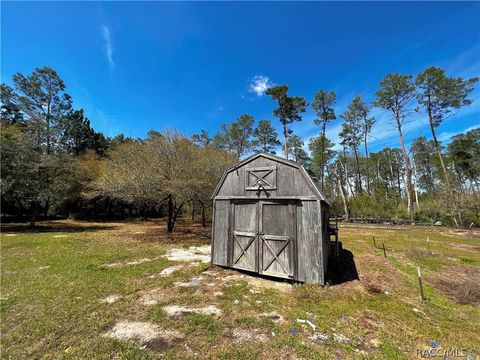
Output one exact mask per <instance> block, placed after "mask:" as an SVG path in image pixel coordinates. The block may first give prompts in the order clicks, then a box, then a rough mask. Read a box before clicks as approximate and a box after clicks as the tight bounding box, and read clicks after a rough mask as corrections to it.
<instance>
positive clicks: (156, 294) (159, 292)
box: [138, 288, 165, 306]
mask: <svg viewBox="0 0 480 360" xmlns="http://www.w3.org/2000/svg"><path fill="white" fill-rule="evenodd" d="M162 298H165V294H164V292H163V289H160V288H159V289H152V290H149V291H148V292H146V293H144V294H143V295H142V296H141V297H140V298H139V299H138V301H139V302H140V304H142V305H145V306H151V305H155V304H156V303H158V300H160V299H162Z"/></svg>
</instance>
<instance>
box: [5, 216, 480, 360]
mask: <svg viewBox="0 0 480 360" xmlns="http://www.w3.org/2000/svg"><path fill="white" fill-rule="evenodd" d="M42 225H44V226H43V227H41V228H40V229H39V231H28V232H27V231H25V230H22V229H21V228H19V227H11V228H9V227H8V226H6V227H4V229H3V231H2V238H1V240H2V241H1V261H2V269H1V270H2V278H1V303H0V305H1V307H0V309H1V332H2V339H1V345H2V352H1V356H2V358H12V359H27V358H47V359H53V358H68V359H79V358H104V359H107V358H121V359H131V358H138V359H140V358H141V359H144V358H146V359H149V358H152V359H154V358H162V359H163V358H167V359H178V358H192V359H193V358H218V359H259V358H262V359H263V358H272V357H279V358H280V357H282V358H293V357H300V358H305V359H331V358H332V357H336V356H337V355H339V356H341V358H342V359H343V358H362V357H365V358H371V359H409V358H415V349H416V348H421V349H424V348H426V347H427V346H428V341H430V340H433V341H436V342H438V343H439V344H440V345H441V346H443V347H462V348H474V349H476V350H477V352H478V351H480V340H479V336H478V334H479V333H480V309H479V307H478V305H475V304H467V305H462V304H459V303H458V302H457V301H455V299H454V298H452V297H451V296H447V295H446V294H445V293H444V291H441V290H440V289H439V288H438V287H437V286H436V284H435V281H434V279H435V278H436V277H438V276H440V274H448V271H449V269H455V271H456V272H460V273H462V269H465V270H468V269H472V268H480V239H479V238H478V237H477V238H475V237H473V236H470V235H458V234H455V233H454V232H452V231H451V230H449V229H441V230H439V229H433V228H432V229H429V228H409V229H407V230H391V229H388V228H382V229H371V228H367V227H358V228H342V229H341V230H340V237H341V240H342V242H343V247H344V248H345V249H347V250H349V251H351V252H352V253H353V255H354V260H355V264H356V267H357V270H358V273H359V275H360V280H359V281H350V282H345V283H343V284H340V285H335V286H331V287H328V288H327V287H325V288H324V287H321V286H318V285H316V284H306V285H295V286H294V287H293V289H292V291H291V292H279V291H278V290H273V289H262V290H261V291H258V292H251V291H250V290H251V288H250V285H249V283H248V281H247V280H246V279H245V278H242V279H238V280H237V281H235V282H228V283H224V282H223V281H221V280H222V279H221V278H219V279H212V278H209V277H208V276H207V275H203V280H202V284H206V283H209V282H212V283H214V285H212V286H206V285H202V286H201V287H200V290H199V289H198V288H197V287H191V288H178V287H174V286H173V283H174V282H177V281H188V280H190V279H191V278H192V277H193V276H198V275H201V272H202V271H203V270H205V269H206V268H207V267H208V265H206V264H201V265H198V266H194V267H189V266H188V265H186V266H185V267H184V268H183V269H182V270H181V271H178V272H175V273H173V274H172V275H171V276H169V277H154V278H151V277H150V275H153V274H158V273H159V272H160V271H161V270H163V269H164V268H166V267H168V266H171V265H174V264H176V263H175V262H172V261H169V260H167V259H166V258H165V257H163V256H162V255H163V254H165V252H166V251H167V250H168V249H170V248H174V247H184V246H185V247H187V246H190V245H202V244H207V243H208V239H207V238H205V237H199V236H198V235H195V232H192V233H185V232H179V233H178V234H176V235H174V237H173V238H169V237H168V236H166V234H165V229H164V227H163V226H161V225H158V224H156V223H154V222H147V223H114V224H89V223H80V222H66V221H65V222H51V223H48V224H42ZM198 231H201V228H199V227H196V232H198ZM205 233H208V231H205ZM373 235H375V237H376V241H377V246H379V245H380V246H381V243H382V241H384V243H385V246H386V248H387V258H386V259H384V258H383V251H382V250H380V249H375V248H374V247H373V241H372V236H373ZM427 236H428V237H429V238H430V240H431V241H430V244H429V249H427V243H426V238H427ZM428 250H430V251H428ZM144 258H148V259H151V261H148V262H144V263H141V264H138V265H130V266H118V267H108V266H106V264H111V263H122V262H128V261H133V260H138V259H144ZM418 266H419V267H421V269H422V272H423V275H424V284H425V292H426V296H427V298H428V300H427V301H426V302H422V301H420V298H419V289H418V279H417V276H416V273H417V267H418ZM452 271H453V270H452ZM225 273H228V274H231V273H233V272H230V271H228V272H227V271H225ZM465 273H467V271H465ZM477 280H478V279H477ZM153 289H156V291H159V292H161V294H162V296H161V297H160V299H159V302H158V303H157V304H156V305H151V306H145V305H143V304H141V302H140V301H139V299H140V298H141V296H142V295H143V294H145V293H147V292H149V291H152V290H153ZM372 289H375V291H373V290H372ZM213 291H221V292H222V293H223V295H221V296H213V295H212V294H213ZM112 294H117V295H119V296H120V297H121V298H120V299H119V300H118V301H117V302H115V303H113V304H105V303H102V302H100V301H99V300H100V299H102V298H104V297H106V296H108V295H112ZM236 300H238V302H239V303H238V304H236V303H235V301H236ZM168 304H179V305H188V306H195V307H198V306H205V305H215V306H217V307H218V308H220V309H221V310H222V314H221V316H219V317H212V316H208V315H201V314H192V315H187V316H183V317H181V318H169V317H168V316H167V315H166V314H165V312H164V311H163V309H162V306H165V305H168ZM414 309H416V310H415V311H414ZM271 311H275V312H277V313H278V314H281V315H282V316H283V317H284V322H281V323H274V322H273V321H272V320H270V319H268V318H262V317H260V316H259V315H260V314H261V313H269V312H271ZM298 318H300V319H310V320H311V321H312V322H313V323H314V324H315V325H316V326H317V327H318V331H320V332H322V333H323V334H326V335H328V336H329V337H330V340H329V341H327V343H325V344H315V343H313V342H312V341H311V340H310V339H309V336H310V335H312V331H311V330H310V329H309V327H308V326H306V325H304V324H300V323H298V322H297V319H298ZM122 320H131V321H147V322H151V323H153V324H157V325H159V326H161V327H162V328H163V329H171V330H176V331H178V332H179V333H181V334H183V335H184V337H185V339H184V340H183V341H182V342H181V343H179V344H174V345H172V346H171V347H169V348H166V349H164V351H162V352H156V351H153V350H151V349H149V348H141V346H140V344H138V343H135V342H131V341H119V340H113V339H110V338H106V337H104V336H102V334H103V333H105V332H106V331H108V330H109V329H111V328H112V327H113V326H114V325H115V323H116V322H118V321H122ZM232 329H241V330H244V331H246V332H255V331H256V332H258V333H261V334H264V335H266V336H267V340H266V341H257V342H254V341H247V342H244V343H236V342H234V341H233V339H232V335H231V332H232ZM290 330H296V331H297V334H295V335H292V334H291V333H290ZM272 332H273V333H275V336H272V335H271V334H272ZM334 334H341V335H344V336H345V337H347V338H348V339H350V341H349V342H348V343H344V342H339V341H335V340H334V338H333V336H334ZM185 344H186V345H187V346H185Z"/></svg>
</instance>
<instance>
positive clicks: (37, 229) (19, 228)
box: [0, 222, 118, 234]
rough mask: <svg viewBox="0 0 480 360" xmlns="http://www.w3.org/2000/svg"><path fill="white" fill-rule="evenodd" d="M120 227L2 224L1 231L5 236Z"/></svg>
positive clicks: (63, 224) (51, 223)
mask: <svg viewBox="0 0 480 360" xmlns="http://www.w3.org/2000/svg"><path fill="white" fill-rule="evenodd" d="M117 228H118V226H113V225H94V224H92V225H79V224H65V223H64V222H62V223H54V222H48V223H44V224H38V225H35V226H34V227H31V226H29V225H28V224H18V223H15V224H2V225H1V228H0V231H1V232H2V233H4V234H8V233H49V232H66V233H78V232H86V231H104V230H113V229H117Z"/></svg>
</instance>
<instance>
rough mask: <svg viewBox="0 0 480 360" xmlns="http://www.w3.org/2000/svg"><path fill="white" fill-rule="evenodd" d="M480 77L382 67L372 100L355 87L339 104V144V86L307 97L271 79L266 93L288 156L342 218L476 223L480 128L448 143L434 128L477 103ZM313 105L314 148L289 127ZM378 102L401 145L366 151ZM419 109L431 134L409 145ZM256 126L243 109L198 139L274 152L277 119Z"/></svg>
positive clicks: (239, 152) (240, 150) (242, 150)
mask: <svg viewBox="0 0 480 360" xmlns="http://www.w3.org/2000/svg"><path fill="white" fill-rule="evenodd" d="M477 81H478V78H470V79H463V78H461V77H450V76H448V75H447V74H446V73H445V71H444V70H443V69H440V68H437V67H429V68H427V69H426V70H425V71H423V72H421V73H420V74H418V75H417V76H416V77H414V76H412V75H403V74H398V73H392V74H389V75H387V76H385V77H384V78H383V79H382V80H381V82H380V84H379V89H378V90H377V91H376V93H375V101H374V102H373V103H371V104H369V103H367V102H366V101H364V99H363V98H362V96H361V95H355V96H354V98H353V99H352V101H351V103H350V104H349V105H348V106H347V108H346V109H344V111H343V112H341V113H340V118H341V119H342V120H343V122H342V127H341V131H340V133H339V137H340V140H341V141H340V144H339V145H340V148H341V150H340V151H339V150H335V144H334V143H332V141H331V140H330V139H328V138H327V136H326V129H327V126H328V124H329V123H331V122H332V121H333V120H335V119H337V112H336V109H335V105H336V94H335V92H333V91H328V90H325V89H321V90H320V91H318V92H317V93H316V94H315V95H314V97H313V100H312V101H311V102H310V103H309V102H308V101H307V100H306V99H305V98H304V97H301V96H290V95H289V94H288V91H289V88H288V86H287V85H279V86H273V87H271V88H269V89H267V90H266V92H265V93H266V95H268V96H270V97H271V99H272V100H273V101H274V102H275V104H276V107H275V108H274V110H273V116H274V117H275V118H277V119H278V120H279V122H280V124H281V126H282V135H283V136H282V138H283V139H282V140H283V141H282V143H283V145H282V147H283V153H284V156H285V157H286V158H287V159H288V158H289V157H290V159H291V160H293V161H295V162H299V163H301V164H302V165H304V166H305V168H306V169H307V170H308V171H309V172H310V174H311V175H312V176H314V177H316V179H317V181H318V182H319V184H320V186H321V188H322V190H323V191H324V192H325V193H326V195H327V197H328V198H330V199H332V200H333V205H334V212H335V213H337V214H342V213H343V216H344V219H345V220H347V221H348V220H349V218H350V217H351V215H354V216H372V217H383V218H389V219H392V218H401V219H408V220H410V221H411V222H414V221H415V220H418V221H425V222H426V221H428V222H431V221H435V220H443V221H444V222H446V223H454V224H456V225H457V226H466V225H472V224H477V225H478V224H479V216H480V213H479V212H480V207H479V205H478V204H479V203H480V201H479V200H480V199H479V190H480V189H479V180H480V130H479V129H474V130H471V131H469V132H467V133H466V134H460V135H457V136H454V137H453V138H452V141H451V143H450V144H449V145H448V146H447V147H444V146H442V144H441V142H440V141H439V139H438V136H437V128H438V127H439V126H440V125H441V124H442V123H443V122H444V121H445V119H447V118H449V117H451V116H453V115H455V114H456V113H457V112H458V110H460V109H461V108H463V107H465V106H468V105H470V104H471V103H472V99H470V98H469V96H470V94H471V93H472V91H473V89H474V85H475V83H476V82H477ZM308 106H310V107H311V108H312V110H313V111H314V113H315V115H316V118H315V120H314V122H315V124H316V125H318V126H319V133H318V135H317V136H316V137H313V138H312V139H311V140H310V141H309V143H308V144H307V145H308V149H309V150H310V155H309V154H307V152H306V151H305V150H304V147H305V144H304V142H303V140H302V139H301V138H300V137H299V136H298V135H295V134H294V133H293V131H292V129H291V128H290V125H291V124H292V123H294V122H297V121H301V120H302V116H301V114H302V113H304V112H305V111H306V109H307V107H308ZM374 107H375V108H378V109H381V110H383V111H384V112H385V113H386V114H388V115H389V116H390V118H391V119H392V123H393V126H394V128H395V130H396V131H397V133H398V137H399V143H400V147H399V148H389V147H385V148H384V149H382V150H381V151H379V152H376V153H369V150H368V144H369V140H370V135H371V131H372V128H373V125H374V124H375V121H376V119H375V117H374V116H373V115H372V109H373V108H374ZM415 113H417V114H418V113H421V114H423V115H425V119H426V120H428V124H429V127H430V131H431V140H428V139H427V138H425V137H418V138H416V139H414V140H413V142H412V143H411V144H410V146H407V143H406V141H405V134H404V131H405V130H404V127H405V124H406V123H407V122H408V121H413V120H411V118H412V115H413V114H415ZM417 121H418V120H417ZM253 125H254V119H253V117H252V116H250V115H248V114H244V115H241V116H240V117H239V118H238V119H237V120H236V121H235V122H232V123H230V124H223V125H222V126H221V129H220V131H219V132H218V133H216V134H215V135H214V136H213V138H210V137H209V134H208V132H206V131H205V130H202V132H201V133H200V134H198V135H194V137H193V139H194V140H195V141H197V142H198V143H199V144H202V145H203V146H207V145H211V146H216V147H219V148H222V149H225V150H227V151H228V152H230V153H231V154H233V155H234V156H235V157H236V158H240V157H242V156H243V155H245V154H248V153H251V152H256V151H263V152H270V153H275V150H276V149H277V148H278V147H279V145H280V140H279V137H278V134H277V133H276V131H275V129H274V127H273V126H272V124H271V122H270V121H269V120H260V121H259V122H258V125H257V127H256V128H253Z"/></svg>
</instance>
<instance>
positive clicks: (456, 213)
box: [427, 106, 463, 227]
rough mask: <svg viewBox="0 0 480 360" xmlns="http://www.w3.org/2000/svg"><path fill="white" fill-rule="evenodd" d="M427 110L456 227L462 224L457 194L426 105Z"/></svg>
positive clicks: (429, 109) (430, 112) (430, 113)
mask: <svg viewBox="0 0 480 360" xmlns="http://www.w3.org/2000/svg"><path fill="white" fill-rule="evenodd" d="M427 112H428V121H429V123H430V129H431V130H432V138H433V143H434V144H435V149H436V150H437V154H438V159H439V160H440V166H441V167H442V172H443V177H444V178H445V186H446V190H447V193H449V194H450V196H451V198H452V205H453V220H454V221H455V225H457V227H460V226H463V222H462V220H461V214H460V211H459V210H458V201H457V196H456V194H455V191H454V189H453V188H452V187H451V184H450V179H449V177H448V172H447V167H446V166H445V163H444V162H443V156H442V150H441V149H440V144H439V142H438V139H437V134H436V133H435V126H434V125H433V116H432V109H431V107H430V106H428V107H427Z"/></svg>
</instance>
